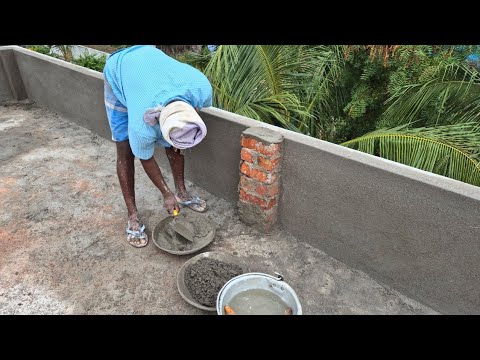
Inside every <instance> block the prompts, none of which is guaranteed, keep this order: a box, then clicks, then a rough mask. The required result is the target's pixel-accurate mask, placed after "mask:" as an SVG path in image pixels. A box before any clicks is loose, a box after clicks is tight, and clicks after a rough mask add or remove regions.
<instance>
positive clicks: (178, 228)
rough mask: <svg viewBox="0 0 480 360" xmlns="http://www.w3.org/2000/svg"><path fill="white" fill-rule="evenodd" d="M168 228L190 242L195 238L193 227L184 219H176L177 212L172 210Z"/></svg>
mask: <svg viewBox="0 0 480 360" xmlns="http://www.w3.org/2000/svg"><path fill="white" fill-rule="evenodd" d="M170 227H171V228H172V229H173V230H174V231H175V232H176V233H177V234H179V235H181V236H183V237H184V238H185V239H187V240H188V241H190V242H193V239H194V238H195V227H194V226H193V224H192V223H191V222H189V221H187V220H185V219H184V218H178V211H177V210H173V220H172V222H171V223H170Z"/></svg>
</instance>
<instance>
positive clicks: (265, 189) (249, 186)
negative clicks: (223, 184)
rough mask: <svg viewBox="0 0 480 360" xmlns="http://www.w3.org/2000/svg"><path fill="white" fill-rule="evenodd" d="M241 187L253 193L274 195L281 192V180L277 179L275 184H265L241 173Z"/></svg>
mask: <svg viewBox="0 0 480 360" xmlns="http://www.w3.org/2000/svg"><path fill="white" fill-rule="evenodd" d="M240 188H241V189H243V190H244V191H246V192H247V193H250V194H252V195H258V196H260V197H274V196H275V195H277V194H278V193H279V192H280V182H279V181H276V182H274V183H273V184H265V183H260V182H258V181H256V180H254V179H252V178H250V177H247V176H245V175H240Z"/></svg>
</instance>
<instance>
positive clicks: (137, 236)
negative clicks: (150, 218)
mask: <svg viewBox="0 0 480 360" xmlns="http://www.w3.org/2000/svg"><path fill="white" fill-rule="evenodd" d="M127 241H128V242H129V244H130V245H132V246H133V247H136V248H142V247H144V246H147V244H148V235H147V233H146V232H145V225H141V224H140V221H139V220H138V217H136V216H134V217H131V218H130V219H129V220H128V225H127Z"/></svg>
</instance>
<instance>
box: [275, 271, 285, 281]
mask: <svg viewBox="0 0 480 360" xmlns="http://www.w3.org/2000/svg"><path fill="white" fill-rule="evenodd" d="M274 274H275V275H277V278H276V279H275V280H277V281H285V280H284V277H283V275H282V274H280V273H278V272H276V271H275V272H274Z"/></svg>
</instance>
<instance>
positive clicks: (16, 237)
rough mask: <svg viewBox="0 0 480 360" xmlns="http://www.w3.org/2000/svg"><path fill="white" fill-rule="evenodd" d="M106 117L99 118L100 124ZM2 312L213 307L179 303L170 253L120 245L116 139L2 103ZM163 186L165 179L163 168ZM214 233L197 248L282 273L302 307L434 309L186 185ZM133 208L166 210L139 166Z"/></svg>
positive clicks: (153, 216) (149, 220) (150, 221)
mask: <svg viewBox="0 0 480 360" xmlns="http://www.w3.org/2000/svg"><path fill="white" fill-rule="evenodd" d="M105 121H106V120H105ZM0 143H1V144H2V149H1V151H0V206H1V209H2V211H1V212H0V274H1V276H0V314H213V313H209V312H204V311H203V310H199V309H197V308H195V307H192V306H191V305H189V304H188V303H186V302H185V301H184V300H183V299H182V297H181V296H180V294H179V293H178V291H177V287H176V274H177V271H178V269H180V267H181V266H182V265H183V264H184V263H185V261H187V260H188V259H189V258H191V257H192V256H194V255H188V256H176V255H171V254H168V253H165V252H162V251H161V250H159V249H158V248H157V247H156V246H155V245H154V244H153V242H152V241H151V240H150V243H149V245H148V246H147V247H145V248H143V249H135V248H133V247H132V246H130V245H129V244H128V243H127V241H126V236H125V233H124V232H125V226H126V210H125V206H124V202H123V198H122V195H121V191H120V187H119V184H118V180H117V176H116V168H115V161H116V158H115V157H116V155H115V148H114V146H113V144H112V143H111V142H110V141H108V140H105V139H102V138H100V137H98V136H97V135H95V134H94V133H92V132H90V131H88V130H86V129H84V128H82V127H79V126H77V125H75V124H73V123H71V122H69V121H67V120H66V119H63V118H61V117H59V116H57V115H55V114H53V113H51V112H49V111H48V110H46V109H43V108H40V107H38V106H36V105H33V104H16V105H8V106H1V105H0ZM162 170H163V173H164V175H165V177H166V179H167V182H168V184H169V186H170V187H173V182H172V179H171V174H170V172H169V171H168V170H167V169H162ZM187 186H188V187H189V189H191V191H192V192H193V193H195V194H198V195H200V196H202V197H204V198H205V199H206V200H207V201H208V204H209V207H210V210H209V211H208V212H207V213H205V216H206V217H207V218H208V219H210V221H211V222H212V223H214V224H215V225H216V226H217V228H218V230H217V234H216V239H215V241H214V242H213V243H212V244H210V245H209V246H208V247H206V248H204V249H202V250H201V252H203V251H224V252H227V253H230V254H235V255H238V256H239V257H241V258H242V259H243V260H244V261H245V262H246V263H247V264H248V265H249V267H250V269H251V270H252V271H259V272H265V273H268V274H273V273H274V272H275V271H278V272H280V273H282V274H283V275H284V276H285V279H286V281H287V282H288V283H289V284H290V285H291V286H292V287H293V288H294V289H295V290H296V292H297V294H298V296H299V298H300V300H301V303H302V306H303V310H304V314H433V313H435V312H434V311H433V310H431V309H429V308H427V307H425V306H423V305H421V304H419V303H417V302H415V301H413V300H411V299H409V298H406V297H404V296H402V295H401V294H399V293H398V292H396V291H394V290H392V289H390V288H388V287H386V286H383V285H381V284H379V283H377V282H375V281H374V280H372V279H371V278H370V277H369V276H367V275H366V274H365V273H363V272H360V271H357V270H355V269H351V268H348V267H347V266H346V265H344V264H343V263H341V262H339V261H337V260H335V259H333V258H331V257H330V256H328V255H326V254H325V253H323V252H322V251H320V250H318V249H315V248H313V247H311V246H309V245H308V244H306V243H304V242H302V241H299V240H297V239H295V238H293V237H292V236H291V235H289V234H287V233H285V232H282V231H276V232H274V233H272V234H271V235H269V236H262V235H259V234H258V233H257V232H255V231H254V230H252V229H250V228H249V227H247V226H245V225H243V224H242V223H241V222H239V220H238V218H237V216H236V213H235V207H234V205H232V204H229V203H227V202H226V201H224V200H222V199H219V198H217V197H215V196H212V195H211V194H209V193H207V192H205V191H204V190H202V189H200V188H198V187H196V186H195V185H194V184H190V183H189V184H187ZM135 187H136V191H137V193H136V197H137V205H138V208H139V211H140V214H141V217H142V219H143V221H144V222H145V224H146V226H147V230H148V232H149V234H151V230H152V229H153V226H154V225H155V224H156V223H157V222H158V221H159V220H160V219H161V218H162V217H164V216H165V215H166V213H165V210H164V209H163V206H162V200H161V196H160V192H159V191H158V190H157V189H156V188H155V187H154V186H153V184H152V183H151V182H150V180H149V179H148V177H147V175H146V174H145V173H144V171H143V169H142V167H141V165H140V164H139V162H138V161H136V185H135Z"/></svg>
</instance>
